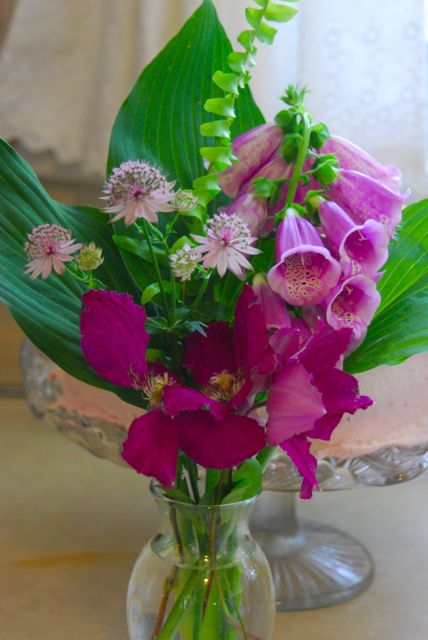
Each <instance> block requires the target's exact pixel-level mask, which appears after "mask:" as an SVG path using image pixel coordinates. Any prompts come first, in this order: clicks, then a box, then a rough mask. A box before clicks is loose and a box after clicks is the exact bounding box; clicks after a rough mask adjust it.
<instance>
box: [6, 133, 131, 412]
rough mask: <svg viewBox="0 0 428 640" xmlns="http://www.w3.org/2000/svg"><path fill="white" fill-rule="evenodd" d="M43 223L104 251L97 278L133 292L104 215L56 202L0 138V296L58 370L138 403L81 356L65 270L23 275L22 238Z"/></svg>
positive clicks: (74, 285)
mask: <svg viewBox="0 0 428 640" xmlns="http://www.w3.org/2000/svg"><path fill="white" fill-rule="evenodd" d="M44 223H50V224H53V223H56V224H61V225H63V226H64V227H67V228H69V229H72V231H73V236H74V237H75V238H76V239H77V240H79V241H82V242H85V243H87V242H90V241H91V240H93V241H94V242H96V244H97V245H98V246H100V247H101V248H102V249H103V252H104V254H105V256H106V260H105V262H104V264H103V265H102V267H100V269H99V270H98V271H97V275H98V277H99V278H100V279H101V280H102V281H103V282H104V283H105V284H106V286H107V288H109V289H115V290H117V291H130V292H131V293H133V285H132V283H131V281H130V280H129V278H128V277H127V275H126V271H125V270H124V268H123V265H122V262H121V259H120V256H119V254H118V251H117V248H116V246H115V244H114V242H113V241H112V238H111V229H110V227H109V224H108V219H107V216H106V215H105V214H102V213H100V212H99V211H98V210H97V209H91V208H89V207H71V206H67V205H62V204H59V203H57V202H55V201H54V200H53V199H52V198H51V197H50V196H49V195H48V194H47V193H46V191H45V190H44V189H43V187H42V185H41V184H40V182H39V180H38V179H37V177H36V175H35V173H34V172H33V170H32V169H31V167H30V166H29V165H28V164H27V163H26V162H25V161H24V160H23V159H22V158H20V157H19V156H18V154H17V153H16V152H15V151H14V150H13V149H12V147H10V146H9V145H8V144H7V143H6V142H4V141H0V299H1V300H2V301H4V302H5V303H6V305H7V306H8V307H9V309H10V310H11V312H12V315H13V316H14V318H15V320H16V321H17V322H18V324H19V325H20V326H21V328H22V329H23V331H24V332H25V333H26V334H27V336H28V337H29V338H30V339H31V340H32V341H33V342H34V344H35V345H36V346H38V347H39V348H40V349H41V350H42V351H43V352H44V353H46V354H47V355H48V356H49V357H50V358H51V359H52V360H54V361H55V362H56V363H57V364H58V365H59V366H60V367H61V368H62V369H64V370H65V371H67V372H68V373H70V374H71V375H73V376H75V377H76V378H79V379H80V380H83V381H84V382H87V383H89V384H92V385H95V386H99V387H103V388H108V389H111V390H113V391H116V392H118V393H119V394H120V395H122V397H124V398H125V399H127V400H128V401H130V402H134V403H135V404H139V398H138V394H137V393H134V392H132V391H130V392H128V391H123V390H119V389H117V388H116V387H113V386H110V385H108V384H107V383H106V382H105V381H103V380H101V379H100V378H98V377H97V376H96V375H95V374H94V373H93V372H92V370H91V369H90V368H89V367H88V365H87V364H86V363H85V362H84V360H83V358H82V353H81V350H80V333H79V314H80V306H81V297H82V293H83V290H84V289H83V287H82V286H81V285H80V284H79V283H78V282H77V281H76V280H75V279H74V278H73V277H72V276H70V275H69V274H65V275H64V277H63V278H58V277H56V276H52V277H50V278H48V279H47V280H46V281H42V280H40V279H38V280H36V281H34V282H31V281H30V279H29V278H28V276H26V275H24V267H25V264H26V255H25V253H24V250H23V243H24V240H25V238H26V235H27V233H29V232H31V230H32V229H33V227H35V226H38V225H40V224H44Z"/></svg>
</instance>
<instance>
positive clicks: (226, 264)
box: [192, 213, 260, 278]
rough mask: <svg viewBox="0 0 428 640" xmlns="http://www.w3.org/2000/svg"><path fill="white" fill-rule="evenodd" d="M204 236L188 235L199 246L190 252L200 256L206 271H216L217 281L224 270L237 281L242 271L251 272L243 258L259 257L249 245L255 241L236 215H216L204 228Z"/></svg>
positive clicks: (248, 264)
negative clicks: (231, 274) (248, 256)
mask: <svg viewBox="0 0 428 640" xmlns="http://www.w3.org/2000/svg"><path fill="white" fill-rule="evenodd" d="M205 231H206V234H207V235H206V236H197V235H192V238H193V239H194V240H195V241H196V242H198V243H199V246H197V247H194V248H193V252H194V253H200V254H201V255H204V254H205V255H204V258H203V265H204V267H205V268H206V269H213V268H215V269H217V271H218V273H219V275H220V276H221V277H223V276H224V274H225V273H226V271H227V270H229V271H231V272H232V273H233V274H235V276H237V277H238V278H243V276H244V273H245V271H244V270H245V269H251V264H250V263H249V262H248V260H247V258H246V257H245V256H246V255H257V254H258V253H260V251H259V249H256V248H255V247H253V246H252V245H253V244H254V242H256V240H257V238H256V237H255V236H251V233H250V230H249V228H248V226H247V225H246V224H245V222H243V221H242V220H241V218H240V216H239V215H238V214H236V213H235V214H233V215H227V214H226V213H218V214H216V215H215V216H213V217H212V218H211V219H210V220H208V222H207V224H206V225H205Z"/></svg>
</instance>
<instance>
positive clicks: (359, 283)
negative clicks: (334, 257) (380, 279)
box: [326, 275, 381, 341]
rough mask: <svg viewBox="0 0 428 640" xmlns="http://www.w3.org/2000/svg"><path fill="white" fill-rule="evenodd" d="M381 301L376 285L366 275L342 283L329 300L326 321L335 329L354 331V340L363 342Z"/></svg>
mask: <svg viewBox="0 0 428 640" xmlns="http://www.w3.org/2000/svg"><path fill="white" fill-rule="evenodd" d="M380 301H381V297H380V293H379V292H378V290H377V289H376V284H375V283H374V282H373V280H371V279H370V278H368V277H367V276H364V275H357V276H353V277H351V278H348V279H347V280H345V281H344V282H342V283H341V284H340V285H339V286H338V287H337V289H336V290H334V291H333V292H332V293H331V296H330V299H329V300H327V307H326V319H327V322H328V324H329V325H330V326H331V327H333V329H342V328H344V327H348V328H350V329H352V332H353V337H354V340H356V341H359V340H361V339H362V338H363V337H364V335H365V333H366V331H367V327H368V326H369V324H370V323H371V321H372V320H373V317H374V315H375V313H376V309H377V308H378V306H379V304H380Z"/></svg>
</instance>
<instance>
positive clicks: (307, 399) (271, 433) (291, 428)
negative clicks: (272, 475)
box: [267, 364, 326, 444]
mask: <svg viewBox="0 0 428 640" xmlns="http://www.w3.org/2000/svg"><path fill="white" fill-rule="evenodd" d="M267 411H268V414H269V420H268V423H267V430H268V439H269V443H270V444H280V443H282V442H283V441H284V440H288V439H289V438H291V437H293V436H295V435H297V434H299V433H305V432H307V431H310V430H311V429H312V428H313V426H314V424H315V422H316V421H317V420H318V419H319V418H321V417H322V416H323V415H325V413H326V409H325V407H324V403H323V401H322V395H321V392H320V391H318V389H317V388H316V387H315V385H314V384H313V381H312V376H311V374H310V373H309V372H308V371H306V369H305V368H304V367H303V366H302V365H299V364H294V365H293V364H289V365H287V366H285V367H284V369H282V370H281V371H280V372H279V373H278V374H277V375H276V376H275V378H274V381H273V384H272V389H271V392H270V395H269V399H268V404H267Z"/></svg>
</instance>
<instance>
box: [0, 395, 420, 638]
mask: <svg viewBox="0 0 428 640" xmlns="http://www.w3.org/2000/svg"><path fill="white" fill-rule="evenodd" d="M427 479H428V478H427V477H423V478H421V479H419V480H415V481H413V482H410V483H408V484H405V485H401V486H395V487H390V488H382V489H370V490H364V491H350V492H343V493H340V494H339V493H335V494H323V495H317V496H316V498H315V499H314V500H313V501H312V502H311V503H310V504H307V503H305V504H302V505H300V511H301V514H302V515H304V516H306V517H315V518H318V519H319V520H323V521H325V522H328V523H331V524H334V525H340V526H341V527H342V528H343V529H344V530H346V531H348V532H350V533H353V534H354V535H355V536H357V537H358V538H359V539H360V540H361V541H362V542H364V543H365V544H366V545H367V546H368V547H369V549H370V550H371V551H372V553H373V555H374V557H375V559H376V577H375V581H374V584H373V586H372V587H371V588H370V590H369V591H368V592H366V593H365V594H364V595H362V596H360V597H359V598H357V599H355V600H353V601H350V602H348V603H345V604H343V605H340V606H336V607H332V608H328V609H321V610H318V611H309V612H304V613H284V614H281V615H278V618H277V624H276V633H275V640H427V639H428V482H427ZM146 485H147V482H146V480H145V479H144V478H142V477H140V476H138V475H137V474H135V473H133V472H132V471H129V470H127V469H122V468H120V467H115V466H114V465H112V464H110V463H108V462H105V461H102V460H97V459H96V458H94V457H92V456H90V455H89V454H87V453H86V452H84V451H83V450H81V449H80V448H78V447H77V446H76V445H73V444H71V443H69V442H68V441H67V440H65V439H64V438H63V437H62V436H61V435H59V434H57V433H55V432H53V431H50V430H49V429H48V428H47V427H45V426H43V425H42V424H41V423H39V422H37V421H36V420H35V419H34V418H33V417H32V416H31V415H30V412H29V410H28V409H27V408H26V406H25V403H24V401H23V400H19V399H18V400H17V399H15V400H4V399H3V400H0V639H1V640H127V637H128V636H127V631H126V624H125V607H124V600H125V593H126V586H127V580H128V577H129V574H130V571H131V567H132V565H133V561H134V559H135V557H136V555H137V553H138V551H139V550H140V548H141V547H142V545H143V544H144V542H145V541H146V540H147V538H148V536H149V535H150V533H151V532H153V531H154V528H155V526H156V512H155V509H154V506H153V505H152V503H151V499H150V497H149V495H148V492H147V486H146Z"/></svg>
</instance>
